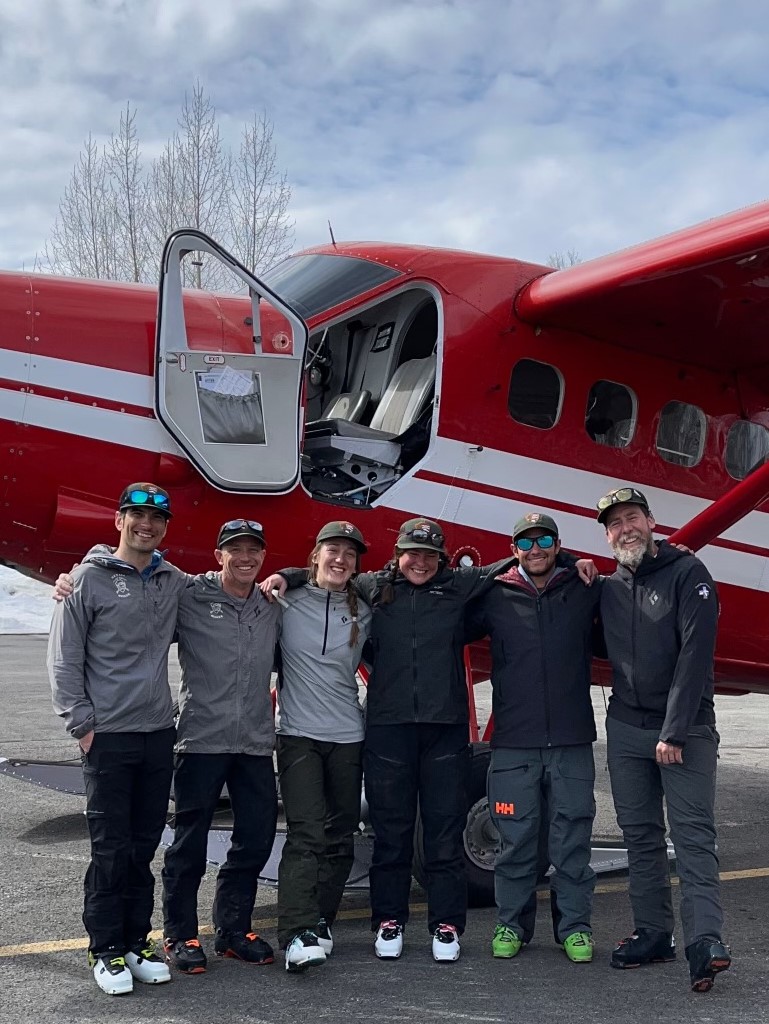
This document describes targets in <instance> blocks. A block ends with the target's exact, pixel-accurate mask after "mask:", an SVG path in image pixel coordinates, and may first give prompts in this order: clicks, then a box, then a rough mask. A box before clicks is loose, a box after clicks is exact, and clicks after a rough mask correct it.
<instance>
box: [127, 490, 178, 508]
mask: <svg viewBox="0 0 769 1024" xmlns="http://www.w3.org/2000/svg"><path fill="white" fill-rule="evenodd" d="M123 504H124V505H128V504H130V505H155V506H156V507H157V508H164V509H167V508H168V495H167V494H157V493H155V494H150V493H149V492H148V491H129V492H128V494H127V495H126V496H125V498H124V499H123Z"/></svg>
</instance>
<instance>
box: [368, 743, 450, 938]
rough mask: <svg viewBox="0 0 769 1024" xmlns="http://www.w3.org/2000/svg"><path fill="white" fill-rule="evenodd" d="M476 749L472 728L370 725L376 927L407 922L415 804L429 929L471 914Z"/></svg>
mask: <svg viewBox="0 0 769 1024" xmlns="http://www.w3.org/2000/svg"><path fill="white" fill-rule="evenodd" d="M469 753H470V748H469V746H468V743H467V726H466V725H430V724H407V725H370V726H368V728H367V730H366V741H365V747H364V754H363V777H364V780H365V785H366V799H367V800H368V805H369V814H370V818H371V824H372V826H373V829H374V851H373V856H372V861H371V871H370V874H369V878H370V884H371V926H372V929H373V930H374V931H376V929H377V928H378V927H379V925H380V924H381V922H382V921H389V920H393V921H399V922H400V923H401V924H405V923H406V921H407V920H408V916H409V889H410V887H411V859H412V855H413V848H414V825H415V822H416V813H417V801H418V802H419V812H420V815H421V819H422V829H423V833H424V855H425V873H426V877H427V927H428V928H429V930H430V931H431V932H432V931H434V930H435V929H436V928H437V926H438V925H439V924H453V925H454V926H455V927H456V929H457V931H459V932H460V934H461V933H462V932H463V931H464V927H465V920H466V917H467V881H466V877H465V865H464V847H463V840H462V836H463V832H464V828H465V824H466V823H467V773H468V767H469Z"/></svg>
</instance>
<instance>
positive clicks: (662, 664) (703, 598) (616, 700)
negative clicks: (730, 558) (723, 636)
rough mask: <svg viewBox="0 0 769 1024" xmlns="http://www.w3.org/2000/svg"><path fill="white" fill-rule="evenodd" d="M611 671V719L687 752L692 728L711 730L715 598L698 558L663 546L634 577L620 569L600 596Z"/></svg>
mask: <svg viewBox="0 0 769 1024" xmlns="http://www.w3.org/2000/svg"><path fill="white" fill-rule="evenodd" d="M601 617H602V619H603V627H604V635H605V638H606V647H607V649H608V652H609V660H610V661H611V664H612V669H613V687H614V688H613V691H612V695H611V698H610V699H609V715H610V716H611V717H613V718H617V719H619V720H620V721H622V722H626V723H628V724H629V725H635V726H638V727H640V728H642V729H659V737H660V740H661V741H662V742H664V743H674V744H676V745H678V746H682V745H683V744H684V743H685V741H686V737H687V735H688V733H689V730H690V728H691V727H692V726H693V725H705V724H713V723H714V722H715V712H714V709H713V652H714V649H715V644H716V630H717V626H718V596H717V593H716V588H715V585H714V583H713V579H712V577H711V575H710V573H709V572H708V570H707V569H706V568H705V566H704V565H703V564H702V562H700V560H699V559H698V558H695V557H694V555H687V554H684V552H682V551H678V550H677V549H676V548H674V547H671V546H670V545H669V544H666V543H665V542H664V541H663V542H662V543H660V545H659V548H658V552H657V556H656V558H652V557H651V556H649V555H646V556H644V560H643V561H642V562H641V564H640V565H639V567H638V569H636V571H635V573H632V572H630V570H629V569H625V568H624V567H623V566H618V568H617V571H616V572H615V573H614V575H613V576H610V577H608V579H606V580H605V582H604V586H603V592H602V597H601Z"/></svg>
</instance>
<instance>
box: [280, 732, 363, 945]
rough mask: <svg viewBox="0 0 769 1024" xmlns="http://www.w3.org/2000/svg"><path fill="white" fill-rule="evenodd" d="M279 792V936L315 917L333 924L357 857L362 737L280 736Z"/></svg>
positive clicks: (311, 923)
mask: <svg viewBox="0 0 769 1024" xmlns="http://www.w3.org/2000/svg"><path fill="white" fill-rule="evenodd" d="M277 746H278V771H279V773H280V792H281V796H282V797H283V808H284V810H285V812H286V824H287V826H288V834H287V835H286V845H285V846H284V847H283V855H282V857H281V859H280V867H279V869H278V940H279V942H280V944H281V946H282V947H284V948H285V946H287V945H288V943H289V942H290V941H291V938H292V937H293V936H294V935H296V933H297V932H301V931H305V930H306V929H313V928H315V926H316V925H317V923H318V920H319V919H320V918H321V917H324V918H325V919H326V921H328V923H329V924H331V923H332V922H333V920H334V918H335V917H336V913H337V910H338V909H339V903H340V901H341V899H342V894H343V893H344V886H345V882H346V881H347V878H348V876H349V874H350V868H351V867H352V862H353V859H354V857H355V846H354V842H355V841H354V836H353V834H354V832H355V830H356V829H357V828H358V826H359V824H360V797H361V775H362V768H361V751H362V747H363V744H362V743H329V742H322V741H320V740H313V739H309V738H308V737H306V736H285V735H278V738H277Z"/></svg>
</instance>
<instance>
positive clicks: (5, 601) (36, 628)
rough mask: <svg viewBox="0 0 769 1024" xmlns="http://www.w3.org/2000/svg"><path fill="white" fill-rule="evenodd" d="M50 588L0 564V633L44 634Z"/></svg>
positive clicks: (50, 604)
mask: <svg viewBox="0 0 769 1024" xmlns="http://www.w3.org/2000/svg"><path fill="white" fill-rule="evenodd" d="M51 590H52V588H51V587H49V586H48V584H47V583H38V581H37V580H31V579H28V578H27V577H26V576H22V575H21V573H18V572H15V571H14V570H13V569H8V568H6V566H4V565H0V633H47V632H48V627H49V626H50V624H51V612H52V611H53V601H52V600H51Z"/></svg>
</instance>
